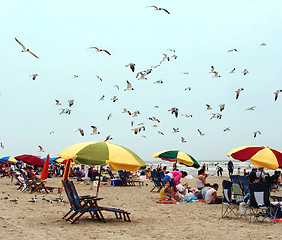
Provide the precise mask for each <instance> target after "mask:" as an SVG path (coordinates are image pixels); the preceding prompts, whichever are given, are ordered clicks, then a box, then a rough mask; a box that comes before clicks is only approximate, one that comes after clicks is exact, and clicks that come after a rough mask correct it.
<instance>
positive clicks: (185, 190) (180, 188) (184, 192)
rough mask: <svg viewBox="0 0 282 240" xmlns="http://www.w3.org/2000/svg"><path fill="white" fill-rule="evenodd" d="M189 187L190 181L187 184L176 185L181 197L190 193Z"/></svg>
mask: <svg viewBox="0 0 282 240" xmlns="http://www.w3.org/2000/svg"><path fill="white" fill-rule="evenodd" d="M188 189H189V187H188V183H185V184H183V185H182V184H180V183H179V184H177V185H176V190H177V192H176V193H177V195H178V197H179V199H184V198H185V196H186V195H187V194H188V193H189V190H188Z"/></svg>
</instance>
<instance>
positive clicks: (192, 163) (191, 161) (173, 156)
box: [152, 150, 200, 168]
mask: <svg viewBox="0 0 282 240" xmlns="http://www.w3.org/2000/svg"><path fill="white" fill-rule="evenodd" d="M152 156H153V157H154V158H160V159H162V160H165V161H169V162H178V163H180V164H184V165H185V166H188V167H194V168H199V167H200V164H199V163H198V162H197V160H196V159H195V158H193V157H192V156H191V155H189V154H187V153H183V152H181V151H180V150H166V151H161V152H157V153H154V154H153V155H152Z"/></svg>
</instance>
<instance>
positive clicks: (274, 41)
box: [0, 0, 282, 161]
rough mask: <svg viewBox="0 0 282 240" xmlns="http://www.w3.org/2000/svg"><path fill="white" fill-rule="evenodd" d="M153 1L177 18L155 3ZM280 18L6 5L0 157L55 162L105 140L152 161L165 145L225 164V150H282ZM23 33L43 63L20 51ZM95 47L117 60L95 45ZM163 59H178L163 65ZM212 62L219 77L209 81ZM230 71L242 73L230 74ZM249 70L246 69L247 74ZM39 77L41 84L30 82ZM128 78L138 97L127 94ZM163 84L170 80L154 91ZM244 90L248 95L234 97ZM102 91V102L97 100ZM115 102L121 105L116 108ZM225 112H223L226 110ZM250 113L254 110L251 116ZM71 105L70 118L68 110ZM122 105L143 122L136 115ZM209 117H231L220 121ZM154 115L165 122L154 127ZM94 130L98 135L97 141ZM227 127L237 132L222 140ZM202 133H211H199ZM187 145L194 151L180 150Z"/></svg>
mask: <svg viewBox="0 0 282 240" xmlns="http://www.w3.org/2000/svg"><path fill="white" fill-rule="evenodd" d="M153 5H156V6H158V7H160V8H165V9H167V10H168V11H169V12H170V14H167V13H166V12H165V11H155V10H154V8H153V7H148V6H153ZM281 12H282V1H279V0H277V1H274V0H273V1H269V0H268V1H267V0H253V1H251V0H250V1H247V0H237V1H226V0H215V1H207V0H203V1H190V0H188V1H187V0H179V1H171V0H170V1H168V0H164V1H147V0H144V1H137V0H135V1H133V0H120V1H114V0H108V1H95V0H91V1H90V0H89V1H64V0H62V1H54V0H51V1H48V2H42V1H28V2H25V3H23V2H22V1H13V0H11V1H5V2H3V3H2V4H1V8H0V19H1V21H0V29H1V31H0V34H1V56H2V57H1V60H0V61H1V67H0V71H1V81H0V93H1V96H0V110H1V124H0V142H2V143H3V144H4V149H0V155H1V156H4V155H11V156H17V155H20V154H34V155H41V156H42V157H45V156H46V154H47V153H49V154H50V155H51V156H54V155H56V154H58V153H59V152H61V151H62V150H63V149H65V148H67V147H69V146H71V145H73V144H76V143H79V142H85V141H103V140H104V139H105V138H106V136H108V135H111V137H112V138H113V140H111V142H112V143H116V144H119V145H122V146H125V147H127V148H130V149H131V150H132V151H134V152H135V153H136V154H138V155H139V156H140V157H141V158H142V159H143V160H144V161H151V160H152V159H153V158H152V157H151V155H152V154H153V153H155V152H158V151H162V150H166V149H180V150H182V151H183V152H187V153H189V154H190V155H192V156H194V157H195V158H196V159H197V160H199V161H201V160H215V161H216V160H222V159H226V161H227V159H228V158H227V156H226V153H227V152H229V151H230V150H231V149H232V148H235V147H239V146H244V145H264V146H270V147H273V148H276V149H280V150H282V146H281V135H282V128H281V119H282V93H281V96H279V97H278V99H277V101H274V92H275V91H276V90H277V89H282V81H281V69H282V68H281V67H282V66H281V65H282V62H281V53H282V49H281V42H282V31H281V30H282V29H281V22H282V15H281ZM15 37H16V38H17V39H18V40H19V41H21V42H22V43H23V44H24V45H25V46H26V47H27V48H29V49H30V50H31V51H32V52H34V53H35V54H36V55H37V56H38V57H39V59H37V58H35V57H34V56H32V55H31V54H29V53H22V52H21V50H22V48H21V46H20V45H19V44H18V43H17V42H16V41H15V39H14V38H15ZM261 43H266V46H260V44H261ZM93 46H96V47H98V48H101V49H106V50H108V51H109V52H110V53H111V56H109V55H108V54H107V53H105V52H96V51H95V50H94V49H89V47H93ZM234 48H235V49H236V50H237V51H232V52H227V51H228V50H230V49H234ZM168 49H174V50H175V53H173V52H172V51H169V50H168ZM164 53H165V54H167V55H168V56H170V61H167V60H165V61H163V62H162V63H161V64H160V62H161V60H162V59H163V54H164ZM174 54H175V55H176V56H177V59H174V58H172V57H171V56H172V55H174ZM128 63H135V64H136V69H135V72H132V71H131V70H130V68H128V67H127V68H126V67H125V65H126V64H128ZM158 64H160V66H159V67H157V68H153V69H152V73H150V74H148V75H147V76H146V78H147V80H137V78H136V74H137V72H140V71H144V70H147V69H150V68H151V66H156V65H158ZM211 66H214V67H215V71H217V72H218V73H219V75H220V76H221V77H219V78H215V77H213V76H214V74H211V73H209V72H210V69H211ZM233 68H235V73H232V74H229V72H230V71H231V70H232V69H233ZM244 69H247V70H248V72H249V73H248V74H246V75H243V73H242V71H243V70H244ZM183 72H189V74H183ZM32 74H38V77H37V78H36V79H35V80H32V78H31V77H29V76H30V75H32ZM74 75H78V77H77V78H74V77H73V76H74ZM96 75H98V76H100V77H101V78H102V79H103V81H100V80H98V79H97V78H96ZM126 80H128V81H129V82H130V83H131V84H132V86H133V88H134V90H133V91H124V90H123V89H124V88H125V87H126ZM159 80H162V81H163V84H154V82H155V81H159ZM115 85H118V86H119V90H118V89H117V88H116V87H114V86H115ZM187 87H190V88H191V90H190V91H189V90H185V88H187ZM238 88H244V90H243V91H242V92H241V93H240V96H239V98H238V99H237V100H236V99H235V91H236V90H237V89H238ZM102 95H105V99H104V100H103V101H99V99H100V97H101V96H102ZM113 96H117V98H118V100H117V101H116V102H113V101H111V100H110V99H111V98H113ZM55 99H57V100H59V101H60V102H61V106H56V105H55ZM69 99H73V100H74V105H73V106H72V107H68V102H67V101H68V100H69ZM206 104H209V105H210V106H211V107H212V110H206ZM220 104H225V109H224V110H223V111H222V112H219V107H218V106H219V105H220ZM156 105H157V106H159V108H154V106H156ZM252 106H255V110H254V111H248V110H246V109H247V108H249V107H252ZM172 107H176V108H178V109H179V115H178V117H177V118H176V117H175V116H174V115H172V114H171V112H170V111H168V110H169V109H170V108H172ZM62 108H69V109H70V110H71V114H69V115H67V114H60V112H61V109H62ZM123 108H127V110H129V111H131V112H134V111H137V110H138V111H139V112H140V115H138V116H137V117H132V116H129V115H128V114H126V113H122V111H123ZM110 113H112V116H113V117H112V118H110V119H109V120H107V116H108V115H109V114H110ZM212 113H220V114H222V118H221V119H216V118H214V119H212V120H211V119H210V118H211V117H212ZM182 114H188V115H190V114H191V115H193V117H189V118H186V117H184V116H181V115H182ZM153 116H154V117H156V118H158V119H159V120H160V123H157V122H153V121H151V120H149V119H148V118H149V117H153ZM131 121H134V126H133V127H131ZM139 123H144V126H145V131H141V132H140V133H138V134H137V135H135V134H134V133H133V131H132V130H131V129H132V128H134V127H138V124H139ZM154 124H157V125H158V126H157V128H154V127H152V126H153V125H154ZM91 125H94V126H97V128H98V131H99V132H101V134H100V135H90V133H91V127H90V126H91ZM227 127H229V128H230V130H231V131H226V132H223V130H224V129H225V128H227ZM77 128H82V129H84V131H85V136H83V137H82V136H81V135H80V134H79V132H75V131H74V130H75V129H77ZM173 128H179V133H173V130H172V129H173ZM197 129H200V130H201V131H202V132H203V133H205V135H204V136H199V134H198V131H197ZM158 131H161V132H163V133H164V135H161V134H158ZM255 131H260V132H261V135H259V134H258V135H257V137H256V138H254V137H253V132H255ZM50 132H54V133H52V134H50ZM142 135H144V136H145V137H146V138H145V137H142ZM181 137H184V139H185V140H186V143H180V138H181ZM38 145H41V146H42V147H43V148H44V150H45V152H44V153H43V154H42V153H40V152H38V150H39V148H38Z"/></svg>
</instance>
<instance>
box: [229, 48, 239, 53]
mask: <svg viewBox="0 0 282 240" xmlns="http://www.w3.org/2000/svg"><path fill="white" fill-rule="evenodd" d="M237 51H238V50H237V49H236V48H233V49H229V50H228V51H227V52H237Z"/></svg>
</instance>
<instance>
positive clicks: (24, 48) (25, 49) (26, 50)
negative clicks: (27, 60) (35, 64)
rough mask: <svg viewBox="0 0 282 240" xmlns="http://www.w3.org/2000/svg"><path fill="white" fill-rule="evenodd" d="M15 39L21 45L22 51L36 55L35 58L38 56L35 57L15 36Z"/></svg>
mask: <svg viewBox="0 0 282 240" xmlns="http://www.w3.org/2000/svg"><path fill="white" fill-rule="evenodd" d="M15 40H16V41H17V43H18V44H20V45H21V47H22V48H23V49H22V52H28V53H30V54H31V55H32V56H34V57H36V58H39V57H37V56H36V55H35V54H34V53H33V52H31V51H30V50H29V49H28V48H26V47H25V46H24V45H23V44H22V43H21V42H20V41H19V40H18V39H17V38H15Z"/></svg>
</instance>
